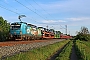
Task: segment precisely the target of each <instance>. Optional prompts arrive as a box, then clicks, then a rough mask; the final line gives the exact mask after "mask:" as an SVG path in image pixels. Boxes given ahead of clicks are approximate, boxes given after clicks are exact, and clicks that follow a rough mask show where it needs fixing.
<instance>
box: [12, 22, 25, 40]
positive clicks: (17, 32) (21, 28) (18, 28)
mask: <svg viewBox="0 0 90 60" xmlns="http://www.w3.org/2000/svg"><path fill="white" fill-rule="evenodd" d="M26 30H27V23H25V22H15V23H12V24H11V26H10V35H11V36H10V37H11V38H13V39H18V38H21V35H22V34H26V32H27V31H26Z"/></svg>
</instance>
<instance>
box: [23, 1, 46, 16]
mask: <svg viewBox="0 0 90 60" xmlns="http://www.w3.org/2000/svg"><path fill="white" fill-rule="evenodd" d="M25 1H26V2H27V3H28V4H29V5H31V6H32V7H33V8H34V9H35V10H36V11H38V10H37V9H36V8H35V7H34V6H33V5H32V4H30V3H29V2H28V1H27V0H25ZM38 12H40V11H38ZM41 14H42V13H41ZM42 15H43V14H42ZM46 18H47V17H46Z"/></svg>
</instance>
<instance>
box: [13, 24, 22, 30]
mask: <svg viewBox="0 0 90 60" xmlns="http://www.w3.org/2000/svg"><path fill="white" fill-rule="evenodd" d="M20 27H21V24H11V29H19V28H20Z"/></svg>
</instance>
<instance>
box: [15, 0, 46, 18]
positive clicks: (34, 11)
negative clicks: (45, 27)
mask: <svg viewBox="0 0 90 60" xmlns="http://www.w3.org/2000/svg"><path fill="white" fill-rule="evenodd" d="M15 1H16V2H17V3H19V4H21V5H22V6H24V7H25V8H27V9H28V10H30V11H32V12H33V13H35V14H37V15H38V16H40V17H41V18H43V19H45V18H44V17H42V16H41V15H39V14H38V13H36V12H35V11H33V10H31V9H30V8H28V7H26V6H25V5H23V4H22V3H20V2H19V1H17V0H15ZM45 20H46V19H45Z"/></svg>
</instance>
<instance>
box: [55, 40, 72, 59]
mask: <svg viewBox="0 0 90 60" xmlns="http://www.w3.org/2000/svg"><path fill="white" fill-rule="evenodd" d="M72 45H73V42H72V41H70V42H69V43H68V44H67V45H66V46H65V48H64V49H63V50H62V52H61V53H60V54H59V56H58V57H57V58H56V60H70V55H71V50H72Z"/></svg>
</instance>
